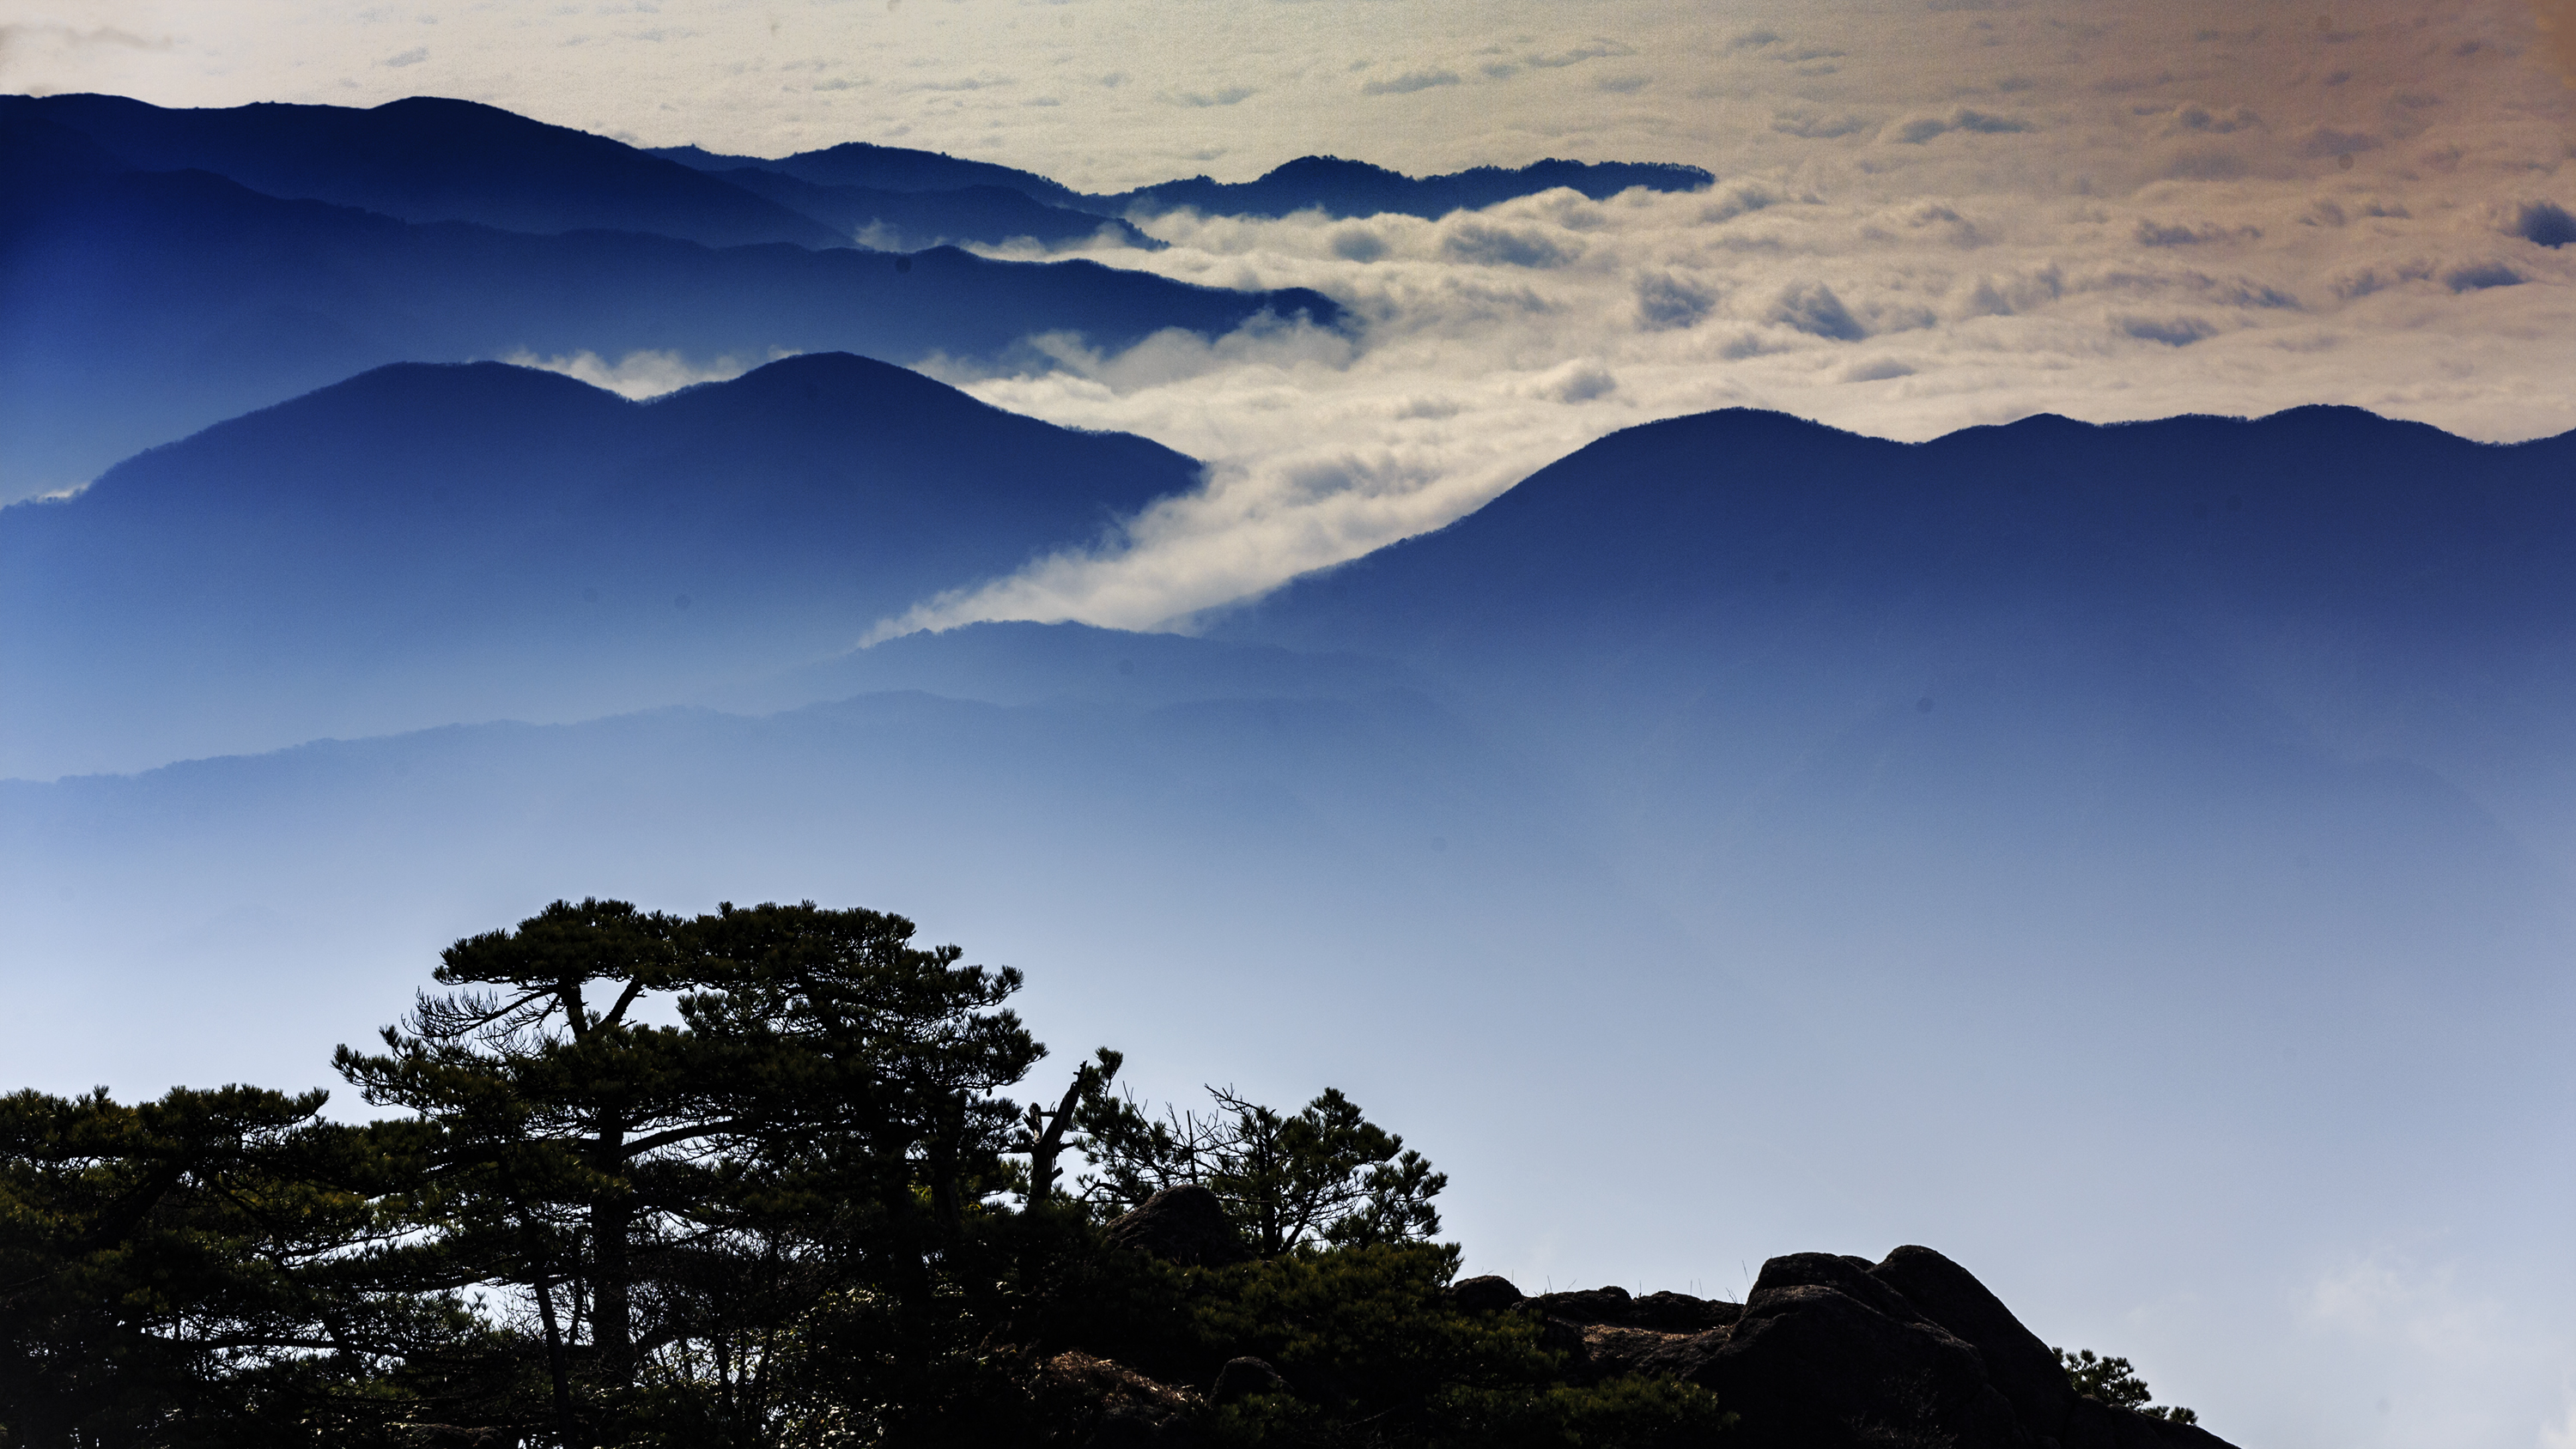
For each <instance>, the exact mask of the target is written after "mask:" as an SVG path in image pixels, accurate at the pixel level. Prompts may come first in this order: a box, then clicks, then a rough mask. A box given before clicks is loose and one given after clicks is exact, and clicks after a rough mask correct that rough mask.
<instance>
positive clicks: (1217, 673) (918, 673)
mask: <svg viewBox="0 0 2576 1449" xmlns="http://www.w3.org/2000/svg"><path fill="white" fill-rule="evenodd" d="M905 690H918V691H921V692H923V693H928V694H936V695H940V696H943V697H945V698H949V699H962V700H973V701H977V702H981V703H987V704H1004V705H1026V704H1071V703H1082V704H1098V705H1108V706H1115V707H1120V708H1131V709H1132V708H1151V707H1159V706H1162V705H1170V704H1183V703H1188V702H1190V701H1193V700H1201V699H1277V698H1304V697H1309V696H1325V697H1334V698H1349V697H1357V696H1363V695H1375V694H1384V693H1390V692H1397V691H1411V692H1414V693H1419V692H1420V682H1419V681H1418V680H1417V679H1416V678H1415V677H1414V676H1413V674H1412V672H1411V671H1409V670H1406V669H1404V668H1402V667H1400V666H1398V665H1395V664H1392V663H1390V662H1388V661H1386V660H1383V659H1372V658H1368V657H1365V656H1361V655H1352V654H1303V653H1298V652H1295V651H1293V650H1287V649H1278V648H1273V647H1270V646H1267V645H1243V644H1222V643H1218V642H1216V641H1213V640H1207V639H1192V638H1187V637H1185V636H1182V635H1178V634H1131V633H1128V632H1126V631H1125V630H1120V629H1096V628H1093V627H1091V626H1089V625H1086V624H1029V623H996V624H969V625H967V626H965V627H964V628H960V629H952V630H949V631H948V632H946V633H944V634H930V633H920V634H907V635H904V636H902V637H900V638H896V639H888V640H885V641H884V642H882V643H878V644H873V645H870V646H869V647H867V648H865V649H852V650H848V651H846V652H844V653H841V654H836V655H834V656H832V657H831V658H828V659H821V660H816V661H814V662H812V663H810V664H804V665H800V666H798V667H797V668H795V669H792V670H788V671H785V672H783V673H780V674H778V675H775V676H773V677H770V678H767V679H762V680H756V681H752V682H750V683H747V684H738V685H732V686H729V687H727V688H725V689H723V690H720V691H718V692H716V693H713V694H711V695H709V696H707V697H705V698H703V699H701V700H697V701H692V702H693V703H701V704H708V705H713V706H714V707H716V708H719V709H726V710H733V711H738V712H768V711H774V710H782V709H792V708H795V707H797V706H799V705H806V704H813V703H817V702H820V701H825V700H834V699H844V698H848V697H850V696H852V695H858V694H882V693H887V692H890V691H905Z"/></svg>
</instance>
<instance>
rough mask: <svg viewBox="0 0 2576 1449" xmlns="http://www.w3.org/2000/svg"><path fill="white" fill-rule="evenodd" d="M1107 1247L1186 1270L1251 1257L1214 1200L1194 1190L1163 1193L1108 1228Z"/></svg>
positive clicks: (1192, 1187)
mask: <svg viewBox="0 0 2576 1449" xmlns="http://www.w3.org/2000/svg"><path fill="white" fill-rule="evenodd" d="M1107 1235H1108V1238H1109V1244H1110V1246H1111V1247H1115V1248H1130V1249H1133V1250H1135V1251H1137V1252H1143V1253H1151V1254H1153V1255H1154V1256H1155V1257H1157V1258H1161V1259H1163V1260H1164V1261H1166V1262H1171V1263H1178V1264H1180V1265H1181V1266H1183V1267H1185V1268H1222V1267H1224V1266H1225V1265H1227V1264H1228V1263H1240V1262H1242V1261H1244V1260H1245V1259H1247V1258H1250V1257H1251V1256H1252V1250H1251V1249H1250V1248H1248V1247H1246V1246H1244V1242H1243V1238H1242V1236H1241V1235H1240V1234H1238V1233H1237V1232H1235V1230H1234V1224H1233V1223H1231V1222H1228V1221H1227V1220H1226V1216H1225V1205H1224V1204H1223V1203H1222V1202H1220V1201H1218V1200H1217V1195H1216V1194H1215V1193H1213V1192H1210V1191H1208V1190H1207V1189H1206V1188H1204V1187H1200V1186H1197V1185H1196V1184H1186V1185H1183V1186H1181V1187H1167V1188H1164V1189H1163V1190H1162V1191H1160V1192H1158V1193H1155V1194H1154V1195H1153V1196H1152V1197H1149V1198H1147V1199H1145V1201H1144V1202H1142V1203H1140V1204H1138V1205H1137V1206H1136V1207H1135V1208H1134V1209H1133V1210H1132V1211H1130V1212H1128V1213H1126V1214H1124V1215H1122V1216H1120V1217H1119V1218H1118V1219H1117V1220H1116V1221H1114V1222H1112V1223H1110V1225H1109V1228H1108V1234H1107Z"/></svg>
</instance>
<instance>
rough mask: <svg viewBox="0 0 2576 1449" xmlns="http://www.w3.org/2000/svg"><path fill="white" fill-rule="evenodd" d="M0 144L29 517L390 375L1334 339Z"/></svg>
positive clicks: (1013, 281) (3, 357)
mask: <svg viewBox="0 0 2576 1449" xmlns="http://www.w3.org/2000/svg"><path fill="white" fill-rule="evenodd" d="M12 125H14V126H15V129H14V130H7V128H9V127H11V126H12ZM0 131H6V134H0V143H8V144H0V149H7V150H8V151H9V155H10V164H9V165H8V166H7V167H6V168H5V169H0V313H6V315H7V316H8V318H9V325H8V327H6V328H5V329H0V480H6V486H7V488H8V496H15V497H25V496H28V495H30V494H35V493H41V492H47V491H54V490H57V489H61V488H66V487H74V486H78V485H79V484H82V483H85V482H87V481H88V480H89V479H90V478H91V477H94V476H96V474H97V472H98V471H99V470H100V469H103V468H105V467H106V466H107V465H108V464H110V463H112V462H114V461H115V460H116V459H118V458H120V457H123V456H126V455H128V454H130V453H132V452H134V451H136V450H138V449H140V448H142V447H145V446H148V445H152V444H156V443H161V442H167V441H171V440H173V439H175V438H178V437H183V436H185V435H187V434H188V433H190V432H193V431H195V430H197V429H199V428H202V427H205V426H207V425H209V424H212V423H214V422H217V421H220V420H221V419H223V418H226V417H230V416H234V415H237V414H239V413H242V412H245V411H248V410H250V409H252V408H255V407H262V406H266V405H268V404H271V403H275V402H280V401H283V400H285V399H287V398H289V397H293V396H295V395H297V394H300V393H304V392H308V391H311V390H312V389H314V388H316V387H319V386H322V385H324V384H326V383H329V382H333V381H337V380H339V379H341V378H345V377H348V376H350V375H352V374H354V373H357V372H360V371H363V370H365V369H367V368H369V367H374V366H379V365H382V364H385V363H389V362H399V361H421V362H443V361H460V362H461V361H468V360H473V359H476V358H493V357H511V356H519V355H532V356H536V357H569V356H571V355H572V354H574V353H577V352H582V351H589V352H594V353H598V354H602V355H605V356H608V357H612V358H614V357H618V356H622V355H625V354H627V353H630V352H635V351H667V352H674V353H677V354H680V355H683V356H685V357H687V358H690V359H692V360H704V361H708V362H714V361H717V360H720V359H724V358H732V359H736V365H737V366H739V365H740V364H742V363H748V362H759V361H764V360H767V359H768V358H770V357H773V356H776V355H779V354H782V353H790V352H812V351H839V350H855V351H860V352H864V353H867V354H869V355H873V356H882V357H888V358H891V359H894V360H897V361H905V362H911V361H920V360H923V359H926V358H930V357H933V356H944V357H948V358H951V359H955V360H961V361H964V360H982V361H985V362H989V363H993V364H995V365H1025V366H1035V367H1045V366H1050V365H1052V364H1051V363H1049V362H1048V361H1047V360H1046V359H1045V358H1044V357H1042V356H1040V355H1039V354H1037V353H1035V352H1033V351H1030V350H1028V349H1027V348H1026V346H1025V339H1027V338H1029V337H1030V336H1032V335H1035V334H1040V333H1048V332H1070V333H1078V334H1080V335H1082V336H1084V337H1085V338H1087V339H1089V340H1090V341H1091V343H1092V345H1094V346H1097V347H1102V348H1106V349H1115V348H1118V347H1122V346H1126V345H1128V344H1131V343H1133V342H1134V341H1136V340H1138V339H1140V338H1142V337H1145V336H1146V335H1148V334H1150V333H1153V332H1156V331H1159V330H1162V329H1165V328H1182V329H1186V330H1190V331H1195V332H1199V333H1202V334H1207V335H1215V334H1220V333H1224V332H1228V331H1232V330H1233V329H1235V328H1238V327H1240V326H1242V325H1244V324H1245V323H1246V322H1248V321H1250V320H1252V319H1254V318H1257V317H1262V316H1269V317H1275V318H1278V319H1281V320H1283V321H1286V320H1290V319H1296V318H1304V319H1307V320H1310V321H1312V322H1314V323H1316V324H1318V325H1323V326H1332V325H1335V324H1336V323H1337V322H1338V321H1339V319H1340V317H1341V313H1340V309H1339V308H1338V307H1336V306H1335V305H1334V304H1333V303H1332V302H1331V301H1329V300H1327V299H1326V298H1324V297H1322V296H1319V295H1317V294H1315V293H1313V292H1307V291H1291V292H1266V293H1248V292H1233V291H1225V290H1221V289H1217V288H1210V287H1199V286H1192V285H1188V284H1185V283H1179V282H1171V281H1166V280H1164V279H1162V278H1160V277H1156V276H1151V275H1148V274H1145V273H1142V272H1133V271H1122V270H1117V269H1113V268H1109V267H1104V266H1101V265H1099V264H1097V263H1094V262H1089V261H1068V262H1058V263H1036V262H1003V261H990V260H986V259H984V258H981V257H977V256H974V255H971V254H969V253H967V252H964V251H961V250H957V249H955V248H948V247H943V248H937V249H934V250H931V251H927V252H923V253H919V254H917V255H912V256H901V257H898V256H889V255H886V254H883V253H878V252H871V251H864V250H856V249H851V248H845V247H836V248H827V249H824V250H808V249H806V248H803V247H799V246H793V245H789V244H785V243H768V244H764V245H759V246H739V247H725V248H710V247H707V246H703V245H700V244H699V243H696V242H691V241H682V240H677V239H674V238H671V237H665V236H658V235H649V234H646V233H641V232H629V231H573V232H566V233H563V234H561V235H551V236H548V235H538V234H535V233H528V232H513V231H503V230H498V229H495V228H492V227H487V226H482V225H478V224H474V223H468V222H456V221H440V222H418V223H415V222H403V221H397V220H394V219H392V218H389V217H385V216H380V215H377V214H374V213H371V212H365V211H360V210H357V209H354V208H350V207H343V206H336V205H331V204H328V203H324V202H320V201H310V200H300V201H295V200H281V199H279V198H276V197H271V196H266V195H263V194H260V193H258V192H255V191H252V190H250V189H248V188H246V187H243V186H241V185H239V184H237V183H235V182H232V181H229V180H226V179H224V178H222V177H218V176H215V175H212V174H210V173H207V172H203V171H153V172H145V171H126V172H113V171H107V170H102V169H100V168H101V167H104V166H107V165H112V162H109V161H103V160H102V159H101V157H100V156H99V155H98V154H96V152H95V148H94V147H89V148H86V149H85V148H84V142H85V138H82V137H80V136H78V134H77V133H72V132H67V131H63V130H61V129H60V128H49V127H47V126H46V125H45V123H42V122H29V121H27V120H25V119H21V120H19V121H17V122H14V123H13V122H10V121H8V120H7V119H6V118H5V117H0ZM17 142H25V143H26V144H23V145H16V144H14V143H17ZM674 169H676V168H674ZM682 174H684V175H685V174H688V173H682Z"/></svg>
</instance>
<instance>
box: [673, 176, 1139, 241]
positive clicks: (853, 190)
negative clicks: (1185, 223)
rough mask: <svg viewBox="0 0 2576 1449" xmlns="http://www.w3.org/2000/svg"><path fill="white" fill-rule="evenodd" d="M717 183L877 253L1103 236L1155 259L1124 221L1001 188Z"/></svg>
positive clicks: (768, 179)
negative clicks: (822, 225)
mask: <svg viewBox="0 0 2576 1449" xmlns="http://www.w3.org/2000/svg"><path fill="white" fill-rule="evenodd" d="M722 175H723V177H724V179H725V180H727V181H729V182H732V183H733V184H734V185H736V186H739V187H741V188H742V189H743V190H745V191H748V192H751V193H753V194H754V195H758V196H766V197H768V198H770V199H771V200H773V201H776V202H778V203H779V204H780V205H782V206H792V207H794V208H796V209H797V210H798V211H800V212H803V213H804V214H805V215H807V216H811V217H815V218H817V219H819V220H821V221H823V222H825V223H827V224H829V225H831V226H834V227H837V228H839V229H840V231H841V233H842V235H844V236H856V237H859V238H861V239H862V240H863V241H864V242H865V243H866V244H868V245H870V246H874V247H876V248H878V249H880V250H885V251H919V250H921V249H923V248H926V247H934V246H941V245H946V244H953V243H962V242H983V243H986V244H988V245H998V244H1000V243H1003V242H1008V241H1014V240H1019V239H1022V238H1026V239H1028V240H1031V241H1036V242H1040V243H1044V244H1047V245H1050V246H1066V245H1074V244H1079V243H1084V242H1089V241H1091V240H1093V239H1094V238H1096V237H1098V236H1099V235H1100V234H1101V233H1102V232H1103V231H1106V232H1108V233H1109V234H1110V235H1112V236H1113V237H1115V238H1117V239H1118V240H1119V241H1120V242H1122V243H1124V244H1125V245H1127V246H1131V247H1136V248H1139V249H1141V250H1145V251H1159V250H1161V249H1162V248H1163V247H1164V246H1165V245H1166V243H1163V242H1159V241H1156V240H1155V239H1154V238H1152V237H1150V236H1147V235H1146V234H1145V233H1143V232H1141V231H1138V230H1137V229H1136V228H1135V226H1134V225H1133V224H1131V223H1128V222H1125V221H1118V220H1113V219H1111V218H1109V217H1106V216H1102V215H1100V214H1099V213H1097V212H1089V211H1075V210H1072V209H1070V208H1067V207H1062V206H1048V205H1045V204H1044V203H1041V202H1037V201H1033V200H1031V199H1030V198H1029V196H1028V195H1027V193H1025V192H1021V191H1016V190H1013V189H1012V188H1010V187H1007V186H961V187H958V188H956V189H954V190H949V191H889V190H886V189H884V188H881V187H866V186H821V185H817V184H815V183H814V182H811V181H800V180H798V179H797V178H796V177H793V176H790V175H787V174H786V173H784V172H780V171H768V170H763V169H762V168H760V167H757V166H744V167H739V168H736V169H734V170H731V171H727V172H724V173H722Z"/></svg>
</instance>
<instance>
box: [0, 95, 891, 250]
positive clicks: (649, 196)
mask: <svg viewBox="0 0 2576 1449" xmlns="http://www.w3.org/2000/svg"><path fill="white" fill-rule="evenodd" d="M12 115H33V116H36V117H40V118H42V119H44V120H46V121H50V122H52V123H54V124H57V125H61V126H64V127H67V128H69V129H71V130H74V131H77V132H80V133H81V134H83V135H86V136H88V137H89V138H90V139H91V140H93V141H95V142H97V143H98V145H99V146H100V147H101V148H102V149H104V150H106V151H107V152H109V153H111V154H113V155H114V156H116V157H117V158H118V159H119V160H120V161H122V162H123V163H124V166H125V168H126V169H130V170H135V171H211V172H213V173H214V174H216V175H218V176H222V177H226V178H228V179H230V180H232V181H236V182H239V183H240V184H241V185H243V186H246V187H248V188H250V189H251V190H253V191H257V192H262V193H264V194H266V195H269V196H275V197H280V198H284V199H287V200H311V201H327V202H331V203H334V204H336V205H340V206H355V207H360V208H363V209H365V210H368V211H372V212H376V213H378V214H380V215H384V216H390V217H393V218H395V219H397V220H400V221H414V222H426V221H470V222H477V223H480V224H482V225H485V226H493V227H500V228H503V229H505V230H510V231H528V232H543V233H555V232H566V231H582V230H597V229H605V230H611V231H643V232H653V233H656V234H659V235H662V236H670V237H678V238H681V239H683V240H686V241H694V242H701V243H704V244H705V245H708V246H718V247H723V246H742V245H747V244H751V243H757V242H793V243H795V244H797V245H799V246H808V247H823V246H837V245H841V244H843V243H845V242H846V241H847V240H848V237H847V235H846V234H845V233H843V232H841V231H839V230H837V229H836V228H834V227H832V226H830V225H827V224H825V223H823V222H820V221H817V220H816V219H815V218H813V217H810V216H807V215H804V214H802V213H800V212H798V211H797V210H795V209H794V208H793V207H789V206H782V205H780V204H778V203H777V202H776V201H775V200H772V199H770V198H767V197H763V196H756V195H753V194H752V193H749V192H746V191H744V190H742V189H741V188H739V187H736V186H734V185H732V184H730V183H728V182H726V181H725V180H723V179H721V178H718V177H713V176H708V175H706V174H704V173H702V172H699V171H696V170H693V169H691V168H689V167H686V166H682V165H680V164H679V163H677V162H674V161H668V160H664V159H663V158H661V157H659V156H652V155H648V154H646V153H644V152H642V151H639V150H637V149H635V148H634V147H632V146H628V145H625V144H622V143H620V142H617V141H612V140H610V139H608V138H607V137H605V136H594V135H590V134H588V133H587V132H582V131H576V130H572V129H570V128H569V127H564V126H549V125H547V124H545V123H544V122H542V121H532V120H529V119H527V118H526V117H524V116H518V115H513V114H511V113H510V112H508V111H504V110H501V109H500V108H498V107H495V106H486V105H478V104H476V103H474V102H472V101H457V100H446V99H442V98H438V97H433V96H413V97H411V98H409V99H406V100H399V101H391V102H388V103H386V104H384V105H381V106H376V107H373V108H369V109H363V110H362V109H358V108H355V107H348V106H308V105H280V104H274V103H261V104H256V105H247V106H233V107H229V108H224V109H209V110H183V109H164V108H162V107H159V106H153V105H147V104H146V103H144V102H142V101H137V100H129V99H127V98H125V97H123V96H100V95H58V96H41V97H39V96H5V97H0V117H8V116H12Z"/></svg>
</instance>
